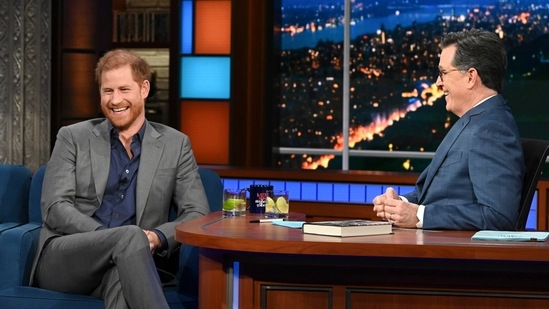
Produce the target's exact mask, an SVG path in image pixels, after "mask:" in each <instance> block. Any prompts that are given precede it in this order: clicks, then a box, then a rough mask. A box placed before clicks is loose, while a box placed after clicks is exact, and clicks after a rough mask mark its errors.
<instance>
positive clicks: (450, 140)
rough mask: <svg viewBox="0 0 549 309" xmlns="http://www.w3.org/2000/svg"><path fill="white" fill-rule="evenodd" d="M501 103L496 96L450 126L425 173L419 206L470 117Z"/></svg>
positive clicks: (500, 99) (501, 99) (499, 98)
mask: <svg viewBox="0 0 549 309" xmlns="http://www.w3.org/2000/svg"><path fill="white" fill-rule="evenodd" d="M502 102H503V98H502V97H501V95H496V96H494V97H492V98H490V99H488V100H486V101H485V102H484V103H482V104H480V105H479V106H477V107H474V108H472V109H470V110H469V111H468V112H467V113H465V114H464V115H463V116H462V117H461V118H459V119H458V121H456V123H455V124H454V125H453V126H452V128H451V129H450V131H449V132H448V134H446V136H445V137H444V139H443V140H442V142H441V143H440V145H439V146H438V149H437V151H436V152H435V156H434V157H433V160H432V161H431V164H430V165H429V171H428V173H427V176H426V177H425V184H424V185H423V189H422V190H421V192H420V194H419V197H418V201H419V203H420V204H421V201H422V200H423V196H424V194H425V192H427V190H428V188H429V186H430V184H431V181H432V180H433V178H434V177H435V175H436V173H437V172H438V169H439V168H440V165H441V164H442V162H444V159H445V158H446V155H447V154H448V151H449V150H450V148H452V145H454V143H455V142H456V140H457V138H458V137H459V135H460V134H461V132H463V130H464V129H465V128H466V127H467V125H468V124H469V121H470V120H471V117H472V116H475V115H478V114H480V113H482V112H484V111H486V110H488V109H492V108H495V106H497V105H499V104H501V103H502Z"/></svg>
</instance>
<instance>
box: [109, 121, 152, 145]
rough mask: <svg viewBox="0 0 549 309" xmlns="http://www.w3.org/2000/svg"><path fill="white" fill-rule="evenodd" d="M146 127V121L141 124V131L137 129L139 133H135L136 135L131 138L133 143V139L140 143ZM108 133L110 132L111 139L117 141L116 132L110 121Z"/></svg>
mask: <svg viewBox="0 0 549 309" xmlns="http://www.w3.org/2000/svg"><path fill="white" fill-rule="evenodd" d="M146 127H147V121H145V122H143V125H142V126H141V129H139V131H137V133H136V134H135V135H134V136H133V137H132V140H133V141H135V139H136V138H138V139H139V141H142V140H143V136H144V135H145V128H146ZM109 132H111V138H114V139H118V130H117V129H116V128H115V127H114V126H113V125H112V123H111V122H110V121H109Z"/></svg>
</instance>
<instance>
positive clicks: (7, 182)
mask: <svg viewBox="0 0 549 309" xmlns="http://www.w3.org/2000/svg"><path fill="white" fill-rule="evenodd" d="M31 178H32V172H31V170H30V169H28V168H27V167H26V166H24V165H12V164H2V165H0V233H2V232H3V231H5V230H8V229H10V228H13V227H15V226H17V225H21V224H23V223H27V221H28V208H27V205H28V204H27V203H28V199H29V186H30V182H31Z"/></svg>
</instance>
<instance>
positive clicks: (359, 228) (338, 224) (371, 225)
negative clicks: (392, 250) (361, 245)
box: [302, 220, 393, 237]
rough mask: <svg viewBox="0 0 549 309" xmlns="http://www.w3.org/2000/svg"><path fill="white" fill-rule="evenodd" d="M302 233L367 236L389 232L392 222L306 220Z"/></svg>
mask: <svg viewBox="0 0 549 309" xmlns="http://www.w3.org/2000/svg"><path fill="white" fill-rule="evenodd" d="M302 229H303V233H307V234H317V235H326V236H339V237H349V236H367V235H382V234H391V233H392V231H393V224H392V223H390V222H385V221H371V220H336V221H319V222H307V223H304V224H303V227H302Z"/></svg>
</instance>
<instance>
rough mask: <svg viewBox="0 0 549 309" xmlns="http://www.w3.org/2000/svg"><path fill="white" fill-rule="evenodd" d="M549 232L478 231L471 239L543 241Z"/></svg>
mask: <svg viewBox="0 0 549 309" xmlns="http://www.w3.org/2000/svg"><path fill="white" fill-rule="evenodd" d="M547 237H549V232H528V231H478V232H476V233H475V234H474V235H473V236H472V237H471V239H472V240H497V241H545V240H547Z"/></svg>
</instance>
